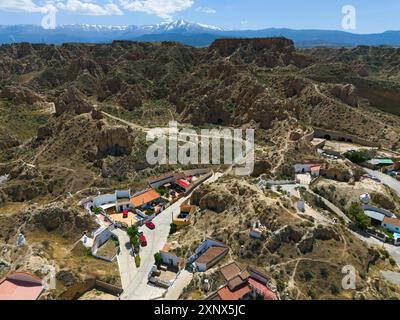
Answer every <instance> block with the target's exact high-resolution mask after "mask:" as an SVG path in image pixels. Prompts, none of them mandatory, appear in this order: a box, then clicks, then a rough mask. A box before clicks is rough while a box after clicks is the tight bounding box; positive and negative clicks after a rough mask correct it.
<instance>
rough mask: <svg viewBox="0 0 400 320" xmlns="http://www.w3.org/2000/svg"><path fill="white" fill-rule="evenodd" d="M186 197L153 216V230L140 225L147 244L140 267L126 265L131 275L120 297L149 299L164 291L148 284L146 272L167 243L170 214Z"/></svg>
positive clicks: (178, 207) (141, 254)
mask: <svg viewBox="0 0 400 320" xmlns="http://www.w3.org/2000/svg"><path fill="white" fill-rule="evenodd" d="M188 198H189V196H188V197H185V198H182V199H180V200H179V201H177V202H175V203H174V204H172V205H171V206H170V207H169V208H167V209H165V210H164V211H163V212H162V213H161V214H159V215H158V216H157V217H156V218H154V220H153V222H154V224H155V225H156V229H155V230H150V229H149V228H147V227H146V226H143V227H142V230H143V232H144V235H145V236H146V238H147V243H148V245H147V247H144V248H142V249H141V250H140V258H141V265H140V268H139V269H136V267H132V266H128V267H130V269H131V271H130V273H131V274H133V276H132V277H131V278H130V281H129V285H128V286H127V287H124V293H123V294H122V296H121V299H124V300H141V299H142V300H150V299H155V298H158V297H160V296H161V295H162V294H163V293H164V292H165V289H161V288H158V287H155V286H152V285H151V284H148V274H149V271H150V269H151V267H152V266H153V265H154V254H155V253H156V252H158V251H160V250H161V249H162V248H163V247H164V245H165V244H166V243H167V239H168V235H169V230H170V224H171V223H172V216H174V217H176V216H177V215H178V214H179V210H180V205H181V204H182V203H183V202H184V201H186V200H187V199H188ZM128 261H129V260H128ZM123 268H125V266H123ZM123 270H124V269H123ZM121 276H122V273H121Z"/></svg>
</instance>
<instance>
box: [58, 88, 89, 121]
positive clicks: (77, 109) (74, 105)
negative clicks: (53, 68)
mask: <svg viewBox="0 0 400 320" xmlns="http://www.w3.org/2000/svg"><path fill="white" fill-rule="evenodd" d="M55 106H56V114H57V115H61V114H63V113H64V112H68V111H72V112H74V113H75V114H82V113H89V112H91V111H92V110H93V106H92V105H91V104H90V103H88V102H87V101H86V100H85V98H84V96H83V94H82V93H81V92H80V91H79V90H78V89H76V88H75V87H69V88H68V89H66V90H65V91H64V92H63V93H62V94H61V95H60V96H59V97H58V99H57V101H56V102H55Z"/></svg>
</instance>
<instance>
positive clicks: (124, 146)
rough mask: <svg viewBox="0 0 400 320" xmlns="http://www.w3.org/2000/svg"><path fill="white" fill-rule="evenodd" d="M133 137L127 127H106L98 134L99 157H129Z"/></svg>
mask: <svg viewBox="0 0 400 320" xmlns="http://www.w3.org/2000/svg"><path fill="white" fill-rule="evenodd" d="M132 144H133V136H132V134H131V132H130V130H128V129H127V128H126V127H121V126H108V125H104V126H102V128H101V131H100V132H99V134H98V139H97V149H98V156H99V157H104V156H107V155H111V156H122V155H128V154H130V153H131V151H132Z"/></svg>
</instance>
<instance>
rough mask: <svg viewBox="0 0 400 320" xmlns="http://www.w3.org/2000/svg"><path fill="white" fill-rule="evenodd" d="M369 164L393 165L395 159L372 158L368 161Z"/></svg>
mask: <svg viewBox="0 0 400 320" xmlns="http://www.w3.org/2000/svg"><path fill="white" fill-rule="evenodd" d="M368 163H369V164H372V165H388V166H389V165H392V164H394V162H393V160H391V159H372V160H369V161H368Z"/></svg>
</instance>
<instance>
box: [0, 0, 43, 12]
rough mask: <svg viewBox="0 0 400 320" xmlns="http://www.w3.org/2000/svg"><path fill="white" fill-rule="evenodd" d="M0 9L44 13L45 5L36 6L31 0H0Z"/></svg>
mask: <svg viewBox="0 0 400 320" xmlns="http://www.w3.org/2000/svg"><path fill="white" fill-rule="evenodd" d="M0 10H2V11H9V12H32V13H46V12H47V11H48V7H47V6H38V5H36V4H35V3H34V2H33V1H32V0H0Z"/></svg>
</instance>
